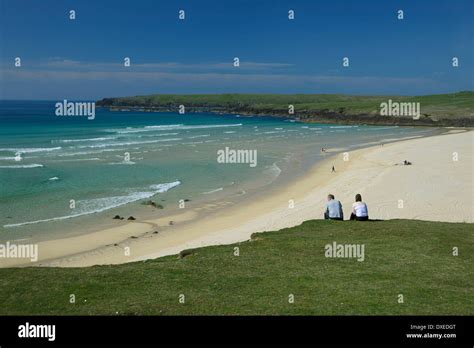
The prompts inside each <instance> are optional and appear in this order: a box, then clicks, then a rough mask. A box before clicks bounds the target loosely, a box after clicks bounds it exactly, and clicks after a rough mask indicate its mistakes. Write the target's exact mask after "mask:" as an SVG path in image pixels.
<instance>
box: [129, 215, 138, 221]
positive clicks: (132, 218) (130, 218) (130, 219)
mask: <svg viewBox="0 0 474 348" xmlns="http://www.w3.org/2000/svg"><path fill="white" fill-rule="evenodd" d="M127 220H129V221H133V220H136V219H135V218H134V217H133V216H130V217H129V218H128V219H127Z"/></svg>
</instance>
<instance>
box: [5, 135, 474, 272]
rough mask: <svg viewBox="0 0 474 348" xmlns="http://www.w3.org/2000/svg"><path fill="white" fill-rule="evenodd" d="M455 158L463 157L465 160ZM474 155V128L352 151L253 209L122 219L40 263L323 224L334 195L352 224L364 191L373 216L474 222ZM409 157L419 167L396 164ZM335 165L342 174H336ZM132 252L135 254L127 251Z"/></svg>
mask: <svg viewBox="0 0 474 348" xmlns="http://www.w3.org/2000/svg"><path fill="white" fill-rule="evenodd" d="M453 153H457V156H458V160H457V161H456V160H455V158H454V159H453V156H455V154H454V155H453ZM473 155H474V131H464V132H463V131H460V132H452V133H448V134H443V135H438V136H432V137H427V138H418V139H410V140H405V141H400V142H396V143H392V144H385V145H384V146H374V147H370V148H366V149H362V150H357V151H352V152H350V153H349V160H348V161H344V160H343V154H340V155H337V156H331V155H330V154H328V159H326V160H325V161H323V162H322V163H320V164H318V165H317V166H316V167H315V168H313V169H312V170H311V171H310V172H309V173H308V174H307V175H306V176H305V177H304V178H302V179H301V180H298V181H297V182H294V183H292V184H291V185H288V186H287V187H284V188H281V189H279V190H278V191H277V192H275V193H272V194H271V195H267V196H265V197H261V198H259V199H256V200H254V201H252V202H249V203H248V204H245V205H239V206H230V207H227V208H222V209H219V211H218V213H212V212H211V213H209V214H207V215H205V217H204V218H196V217H197V216H198V209H194V210H193V209H192V208H189V209H187V210H183V213H182V214H180V215H177V216H170V217H166V218H160V219H156V220H146V221H136V222H118V224H120V225H119V226H117V227H113V228H109V229H107V230H103V231H98V232H95V233H91V234H87V235H81V236H76V237H70V238H64V239H57V240H52V241H45V242H41V243H39V245H38V249H39V261H38V262H37V263H36V264H35V265H41V266H61V267H83V266H91V265H96V264H117V263H124V262H132V261H138V260H145V259H148V258H156V257H160V256H165V255H172V254H177V253H179V252H180V251H181V250H184V249H190V248H197V247H202V246H208V245H216V244H230V243H234V242H239V241H245V240H248V239H249V238H250V236H251V234H252V233H254V232H261V231H272V230H278V229H281V228H285V227H291V226H295V225H299V224H301V223H302V222H303V221H305V220H310V219H321V218H322V213H323V210H324V205H325V201H326V196H327V194H328V193H333V194H334V195H335V196H336V198H337V199H339V200H340V201H341V202H342V204H343V208H344V214H345V218H346V219H347V218H348V217H349V215H350V208H351V205H352V203H353V200H354V195H355V194H356V193H360V194H361V195H362V197H363V200H364V201H365V202H366V203H367V205H368V208H369V215H370V218H371V219H398V218H402V219H420V220H430V221H446V222H469V223H472V222H473V220H474V209H473V207H474V205H473V196H474V191H473V173H474V167H473V165H474V160H473V157H474V156H473ZM403 160H408V161H410V162H412V163H413V165H411V166H404V165H396V164H397V163H401V162H403ZM332 165H334V166H335V168H336V173H331V167H332ZM290 200H292V201H294V207H293V208H290V207H289V205H290V204H289V201H290ZM401 201H403V207H400V204H401ZM201 209H202V208H201ZM170 220H173V221H174V224H173V226H169V221H170ZM346 223H349V222H346ZM154 231H159V233H153V232H154ZM315 233H317V231H315ZM132 236H134V237H138V238H132ZM127 247H128V248H129V249H128V250H129V251H130V254H129V255H126V253H125V251H126V249H127ZM20 265H32V264H31V262H29V261H28V260H26V261H25V259H2V260H0V267H9V266H20Z"/></svg>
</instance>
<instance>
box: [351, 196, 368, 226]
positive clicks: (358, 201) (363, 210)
mask: <svg viewBox="0 0 474 348" xmlns="http://www.w3.org/2000/svg"><path fill="white" fill-rule="evenodd" d="M351 220H357V221H367V220H369V210H368V209H367V204H365V203H364V202H362V196H361V195H360V194H359V193H358V194H356V196H355V202H354V204H352V213H351Z"/></svg>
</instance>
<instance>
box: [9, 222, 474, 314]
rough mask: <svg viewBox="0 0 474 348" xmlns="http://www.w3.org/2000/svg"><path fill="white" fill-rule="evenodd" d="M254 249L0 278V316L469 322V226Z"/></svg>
mask: <svg viewBox="0 0 474 348" xmlns="http://www.w3.org/2000/svg"><path fill="white" fill-rule="evenodd" d="M252 239H253V240H252V241H250V242H243V243H239V244H234V245H228V246H213V247H206V248H200V249H195V250H193V251H192V253H191V254H190V255H188V256H186V257H184V258H178V257H177V256H169V257H164V258H159V259H155V260H148V261H145V262H136V263H129V264H123V265H115V266H94V267H90V268H69V269H67V268H62V269H61V268H20V269H19V268H17V269H0V303H1V305H0V315H13V314H16V315H27V314H33V315H36V314H46V315H49V314H59V315H67V314H69V315H76V314H94V315H95V314H111V315H115V314H116V312H118V313H119V314H120V315H154V314H157V315H191V314H195V315H200V314H203V315H221V314H222V315H237V314H240V315H254V314H256V315H263V314H267V315H336V314H338V315H359V314H360V315H402V314H407V315H415V314H416V315H429V314H433V315H435V314H440V315H448V314H449V315H456V314H463V315H473V314H474V296H473V294H474V262H473V261H474V229H473V225H472V224H463V223H436V222H424V221H410V220H390V221H376V222H349V221H345V222H338V221H321V220H315V221H308V222H305V223H304V224H302V225H300V226H297V227H294V228H289V229H284V230H281V231H278V232H266V233H259V234H255V235H254V236H253V238H252ZM333 241H336V242H337V243H350V244H354V243H355V244H365V261H363V262H358V261H357V260H356V259H342V258H326V257H325V256H324V246H325V245H326V244H328V243H332V242H333ZM236 246H238V247H239V248H240V256H234V254H233V252H234V247H236ZM453 247H458V248H459V256H453V255H452V249H453ZM40 252H41V250H40ZM132 252H133V250H132ZM70 294H75V296H76V303H75V304H70V303H69V296H70ZM180 294H184V295H185V303H184V304H180V303H179V301H178V296H179V295H180ZM289 294H293V295H294V296H295V302H294V303H293V304H290V303H289V302H288V296H289ZM398 294H403V296H404V303H403V304H399V303H398V301H397V300H398V297H397V296H398Z"/></svg>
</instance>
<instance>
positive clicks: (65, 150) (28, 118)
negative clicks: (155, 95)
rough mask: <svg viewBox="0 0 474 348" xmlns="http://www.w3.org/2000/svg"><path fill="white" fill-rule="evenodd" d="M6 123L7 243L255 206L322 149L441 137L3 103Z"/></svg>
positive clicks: (2, 139)
mask: <svg viewBox="0 0 474 348" xmlns="http://www.w3.org/2000/svg"><path fill="white" fill-rule="evenodd" d="M0 125H1V127H0V241H7V240H17V241H18V240H42V239H49V238H57V237H63V236H68V235H71V234H78V233H85V232H88V231H93V230H94V229H97V228H98V226H112V224H113V221H112V217H113V216H115V215H117V214H118V215H122V216H124V217H125V218H127V217H128V216H130V215H133V214H135V217H137V218H139V219H140V218H146V217H147V218H148V217H151V216H166V215H167V214H171V213H174V212H176V211H179V209H186V207H198V206H201V205H205V204H209V203H210V202H221V203H225V202H231V203H232V202H234V203H235V202H237V201H238V202H240V201H245V199H252V197H256V196H259V195H261V194H264V193H265V192H266V191H267V190H271V189H272V188H274V187H276V186H278V185H285V184H286V183H288V182H289V181H291V180H294V179H295V178H296V177H298V176H301V175H304V174H305V172H307V171H308V170H309V169H310V168H311V167H312V166H314V164H316V163H317V162H318V161H320V160H322V159H324V158H325V157H327V156H328V155H329V151H328V153H322V152H321V148H322V147H324V148H326V149H328V150H330V151H331V153H337V152H344V151H350V150H353V149H356V148H360V147H366V146H370V145H377V144H380V143H381V142H388V141H394V140H397V139H400V138H405V137H414V136H425V135H428V134H430V133H432V132H434V131H435V130H434V129H429V128H420V127H416V128H415V127H395V126H342V125H327V124H304V123H300V122H297V121H295V120H289V119H281V118H272V117H251V116H240V115H226V114H222V115H221V114H219V115H218V114H210V113H186V114H179V113H152V112H138V111H118V112H117V111H115V112H112V111H109V110H108V109H101V108H98V109H97V110H96V115H95V118H94V119H93V120H89V119H87V117H80V116H56V115H55V102H53V101H1V102H0ZM226 149H227V150H226ZM232 150H236V151H237V150H248V151H254V152H253V153H255V154H256V161H255V163H254V164H255V165H251V163H249V162H248V161H247V162H245V163H232V162H233V161H234V160H235V158H226V159H227V162H225V163H221V162H222V161H221V162H219V161H218V154H219V151H220V152H221V153H222V152H223V151H227V152H226V154H228V153H229V151H230V152H232ZM248 153H249V152H247V154H248ZM227 157H228V156H227ZM245 158H247V157H245V156H241V157H240V159H241V160H242V159H244V160H245ZM237 159H239V158H237ZM247 159H248V158H247ZM148 200H153V201H155V202H156V203H157V204H160V205H162V206H163V209H157V208H153V207H150V206H146V205H144V204H143V203H144V202H146V201H148ZM183 205H184V208H183ZM131 212H133V214H132V213H131Z"/></svg>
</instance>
